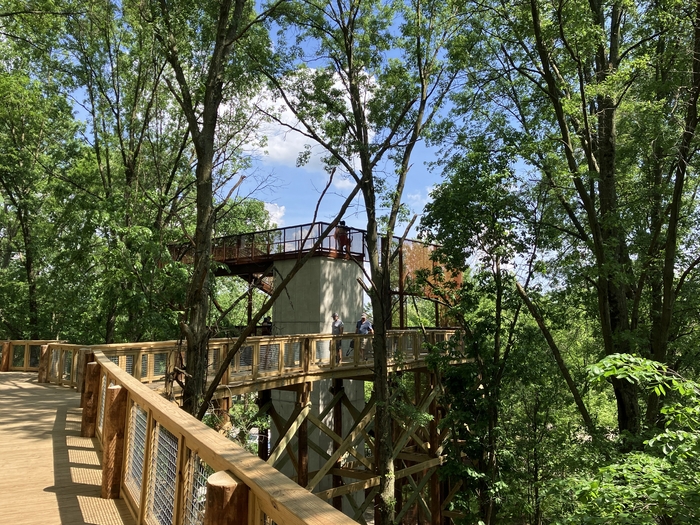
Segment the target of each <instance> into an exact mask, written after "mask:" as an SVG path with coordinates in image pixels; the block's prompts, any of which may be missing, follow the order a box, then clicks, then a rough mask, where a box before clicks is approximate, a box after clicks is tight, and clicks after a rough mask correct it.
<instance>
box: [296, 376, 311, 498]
mask: <svg viewBox="0 0 700 525" xmlns="http://www.w3.org/2000/svg"><path fill="white" fill-rule="evenodd" d="M310 394H311V383H304V384H303V385H301V388H300V389H299V392H297V406H298V407H299V409H300V413H301V412H303V411H304V409H305V408H308V409H309V410H307V411H306V415H307V416H308V415H309V414H310V413H311V405H310V403H309V398H310ZM297 454H298V458H299V470H298V471H297V483H299V485H301V486H302V487H305V486H306V484H307V483H308V482H309V424H308V422H307V420H306V417H304V419H302V420H301V421H300V422H299V428H298V429H297Z"/></svg>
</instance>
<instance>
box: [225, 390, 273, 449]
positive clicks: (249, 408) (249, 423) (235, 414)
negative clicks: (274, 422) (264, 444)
mask: <svg viewBox="0 0 700 525" xmlns="http://www.w3.org/2000/svg"><path fill="white" fill-rule="evenodd" d="M228 415H229V417H230V418H231V425H232V426H233V429H232V430H231V432H229V437H230V439H232V440H233V441H236V442H237V443H238V444H239V445H241V446H242V447H244V448H245V449H246V450H248V451H249V452H252V453H253V454H257V452H258V443H257V439H255V438H256V437H257V436H256V435H255V434H253V430H255V431H256V432H257V434H261V433H263V432H267V431H268V430H269V428H270V417H269V416H267V415H260V414H259V413H258V406H257V404H256V403H255V396H254V395H253V394H243V395H242V396H240V397H239V398H238V399H237V400H234V403H233V406H232V407H231V409H230V410H229V412H228Z"/></svg>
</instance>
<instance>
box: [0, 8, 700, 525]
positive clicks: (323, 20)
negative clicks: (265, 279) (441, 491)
mask: <svg viewBox="0 0 700 525" xmlns="http://www.w3.org/2000/svg"><path fill="white" fill-rule="evenodd" d="M0 57H2V58H0V336H2V337H3V338H9V339H60V340H68V341H71V342H79V343H83V344H91V343H112V342H126V341H144V340H161V339H177V338H182V339H183V340H184V341H186V345H187V362H188V366H189V365H190V364H192V367H191V368H190V369H189V370H190V371H192V379H191V380H188V383H187V385H186V389H185V396H184V408H185V409H186V410H188V411H189V412H191V413H193V414H196V413H198V411H200V408H201V407H202V406H204V405H203V404H202V403H203V397H202V396H203V388H204V382H203V376H200V377H198V376H197V373H195V372H194V370H195V369H199V368H201V367H197V366H196V363H197V362H199V361H198V360H201V356H202V355H206V344H207V340H208V338H209V337H212V336H214V335H217V334H222V333H227V331H228V330H229V329H231V328H232V327H234V326H240V325H244V324H245V322H246V316H245V309H244V308H243V306H242V305H240V306H236V305H237V304H238V303H237V301H239V298H240V297H241V296H243V295H245V294H246V292H247V289H246V286H247V285H246V284H245V283H239V282H237V281H236V280H234V279H218V280H215V279H214V278H213V276H212V261H211V258H210V255H211V254H210V252H211V240H212V238H213V236H218V235H226V234H235V233H243V232H248V231H255V230H261V229H266V228H270V227H273V226H274V225H273V224H271V221H270V216H269V214H268V212H267V211H266V208H265V203H264V202H263V201H264V196H263V195H262V194H260V193H258V192H256V191H255V190H252V191H248V192H244V191H242V190H241V188H242V186H241V182H242V180H243V179H244V178H249V177H251V176H253V173H252V172H253V171H254V156H255V155H256V154H258V153H256V152H260V151H264V149H265V143H266V136H265V130H266V129H267V128H266V126H270V125H275V126H278V127H281V128H283V129H286V131H287V132H288V133H290V134H291V133H296V134H300V135H301V136H303V137H304V140H305V141H306V142H308V146H309V147H308V148H307V149H304V150H302V151H300V152H299V159H298V163H299V164H304V163H305V162H308V161H309V156H310V151H311V150H310V147H311V146H313V147H314V148H316V149H315V151H319V149H320V151H322V152H323V163H324V164H325V167H326V169H327V173H328V178H329V184H330V181H331V180H332V179H333V177H344V178H346V179H347V180H348V181H350V182H351V183H352V185H353V188H354V189H352V190H349V191H347V192H346V195H345V196H346V197H347V199H346V201H345V203H344V204H343V205H342V206H341V207H340V208H339V209H338V210H337V212H338V214H337V217H336V219H335V221H334V222H333V224H335V223H337V221H338V220H340V219H342V218H343V214H344V213H345V212H346V210H347V208H348V206H349V205H350V203H351V202H352V201H353V200H354V199H359V201H360V202H361V203H362V209H363V213H364V215H365V218H366V231H367V247H368V253H369V261H368V263H367V275H368V280H369V282H370V285H369V286H368V290H369V300H370V302H371V309H372V313H373V318H374V321H375V337H374V342H373V345H374V359H375V374H376V377H377V380H376V381H375V386H374V388H375V394H376V396H377V400H378V401H379V402H378V403H377V407H378V409H377V417H376V420H375V433H376V436H377V440H378V443H379V446H378V447H377V450H376V457H375V461H376V462H377V464H378V465H379V471H380V473H381V474H382V480H383V481H382V486H381V501H382V504H381V508H380V513H379V515H378V518H379V520H380V521H381V522H382V523H392V521H393V503H392V498H393V492H394V485H393V465H392V464H391V460H390V458H391V450H392V449H391V447H392V443H391V431H390V424H389V422H390V414H389V412H390V411H391V410H392V407H391V406H390V403H388V402H387V401H388V400H389V399H390V390H391V389H392V388H397V387H398V386H397V385H394V384H392V383H391V381H390V380H389V377H388V375H387V372H386V352H387V349H386V341H385V334H386V330H387V329H388V327H389V326H390V319H391V317H392V311H393V309H394V308H395V305H394V304H392V300H391V297H392V295H391V293H390V287H391V271H390V265H391V261H392V254H391V249H392V244H391V243H382V242H381V239H382V237H384V236H389V237H394V236H399V237H400V236H401V235H403V232H404V230H405V229H406V227H407V226H409V225H413V227H415V228H417V230H418V231H419V232H420V237H421V238H422V239H424V240H427V241H429V242H433V243H435V244H437V245H439V246H440V248H439V249H438V250H437V252H436V258H438V259H439V262H440V264H439V265H436V268H438V270H436V271H435V272H434V273H433V274H430V275H428V274H427V273H426V274H424V275H422V276H421V282H417V283H415V284H416V285H417V286H421V287H426V286H427V287H430V288H431V294H432V296H433V297H435V298H438V300H439V302H440V303H441V304H442V305H443V306H444V307H445V308H446V309H447V311H448V313H449V317H450V319H451V322H452V324H453V325H455V326H457V327H459V329H460V332H461V337H462V339H463V341H464V342H465V345H464V349H463V350H458V349H457V348H456V347H455V348H453V349H451V352H452V353H451V354H449V353H448V356H449V357H455V354H459V355H457V356H456V357H467V358H469V364H467V365H464V366H459V367H457V366H451V365H449V359H448V358H445V359H444V360H442V359H439V358H437V357H436V358H435V359H434V360H433V361H432V366H434V367H435V369H436V370H439V371H440V377H441V380H442V383H441V385H440V386H441V391H442V400H441V404H442V406H443V407H445V410H444V414H443V417H442V420H441V421H440V425H442V426H443V427H449V428H450V430H451V434H450V435H451V438H450V441H449V443H448V446H447V449H446V450H447V453H448V455H449V458H450V460H449V462H448V463H447V464H446V466H445V467H444V468H443V469H442V474H443V475H444V476H449V477H450V478H451V480H452V481H453V482H454V481H459V486H460V490H459V493H458V495H457V498H456V499H455V503H454V505H455V506H456V510H459V511H461V512H463V513H464V514H465V515H466V516H467V518H466V519H465V521H464V522H465V523H484V524H487V525H491V524H496V523H503V524H532V525H540V524H545V523H576V524H582V523H614V524H664V525H670V524H681V523H687V524H693V523H700V491H699V489H698V487H700V474H699V473H700V439H699V438H700V386H699V385H698V383H696V382H695V381H696V380H698V376H699V374H700V370H699V369H698V362H699V360H698V357H700V355H699V354H700V352H699V351H698V348H699V345H698V333H697V330H696V328H697V325H698V318H699V314H700V302H698V303H696V302H695V299H693V298H694V297H695V298H697V299H698V301H700V293H698V291H699V288H700V250H699V249H698V248H699V244H700V228H699V226H700V208H699V207H698V202H697V199H698V190H699V186H698V183H699V182H700V179H699V178H698V174H697V173H696V168H697V167H698V165H699V164H700V159H699V158H698V155H697V149H698V145H699V141H698V139H697V136H696V131H697V129H696V128H697V125H698V96H699V94H700V0H683V1H681V0H650V1H641V2H629V1H622V0H587V1H582V0H551V1H547V0H511V1H505V0H463V1H452V0H448V1H440V0H403V1H400V0H397V1H389V0H327V1H324V0H276V1H275V0H273V1H272V2H271V3H265V2H257V3H256V2H250V1H249V0H217V1H213V0H202V1H200V2H189V1H183V0H159V1H155V0H140V1H132V0H125V1H122V2H111V1H110V0H82V1H74V0H26V1H24V0H23V1H19V0H0ZM261 94H263V95H262V96H261ZM289 115H292V116H293V118H292V119H291V120H290V119H289V118H288V116H289ZM424 145H428V146H429V147H431V148H432V151H436V152H438V154H437V155H436V156H435V158H434V161H433V162H432V164H431V169H432V170H433V173H437V174H438V175H439V176H440V178H441V181H442V182H441V183H440V184H439V185H437V186H436V187H435V188H434V189H433V192H432V194H431V201H430V203H429V204H428V205H427V206H426V207H425V209H424V210H419V211H420V212H421V217H420V218H419V219H418V220H417V221H416V219H415V217H412V213H411V210H409V208H408V206H407V205H406V199H405V195H404V188H405V185H406V181H407V180H408V179H409V178H410V177H411V176H412V171H411V167H412V166H413V165H414V163H416V162H420V161H419V160H417V157H416V149H417V148H419V147H423V146H424ZM255 176H257V177H261V178H260V182H259V185H261V186H262V185H263V184H265V185H267V186H268V187H269V185H270V181H269V180H268V181H265V180H264V177H265V175H264V174H263V175H262V176H261V175H260V174H259V173H258V174H256V175H255ZM246 187H250V186H246ZM313 204H314V203H312V202H310V203H309V205H310V206H311V208H313ZM363 220H364V219H363ZM413 221H416V222H413ZM329 231H330V230H329ZM327 233H328V232H327ZM170 243H189V244H190V245H191V246H192V249H193V253H194V257H193V258H194V261H193V264H191V265H184V264H181V263H179V262H177V261H174V260H173V258H172V256H171V253H170V251H169V250H168V245H169V244H170ZM453 274H454V275H459V276H460V279H452V278H451V276H452V275H453ZM290 278H291V277H290ZM263 302H265V304H264V305H263ZM268 303H269V301H265V298H264V297H262V296H258V303H257V305H258V307H260V308H259V310H258V311H257V314H256V316H255V319H256V321H257V320H258V319H260V317H261V316H262V315H263V314H264V313H265V311H266V308H268V307H269V304H268ZM459 348H462V347H461V346H460V347H459ZM441 350H445V349H444V348H443V349H441ZM448 350H450V348H448ZM462 352H464V355H463V354H462ZM442 354H444V352H442ZM436 355H438V353H436ZM200 417H201V414H200ZM387 458H389V459H387Z"/></svg>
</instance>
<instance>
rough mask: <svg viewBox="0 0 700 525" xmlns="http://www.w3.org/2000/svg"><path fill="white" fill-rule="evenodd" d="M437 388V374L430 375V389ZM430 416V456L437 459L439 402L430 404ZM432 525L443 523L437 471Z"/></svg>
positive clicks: (432, 495)
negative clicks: (431, 417)
mask: <svg viewBox="0 0 700 525" xmlns="http://www.w3.org/2000/svg"><path fill="white" fill-rule="evenodd" d="M436 387H437V378H436V377H435V374H430V388H431V389H434V388H436ZM429 412H430V414H431V415H432V416H433V419H432V420H431V421H430V423H429V424H428V429H429V431H430V456H431V457H437V449H438V447H439V446H440V443H438V440H439V434H438V411H437V401H436V400H435V399H433V400H432V401H431V402H430V409H429ZM429 483H430V489H429V490H430V518H431V519H430V523H431V525H441V523H442V508H441V507H442V505H441V501H440V478H439V477H438V473H437V470H436V471H435V472H434V473H433V475H432V476H430V481H429Z"/></svg>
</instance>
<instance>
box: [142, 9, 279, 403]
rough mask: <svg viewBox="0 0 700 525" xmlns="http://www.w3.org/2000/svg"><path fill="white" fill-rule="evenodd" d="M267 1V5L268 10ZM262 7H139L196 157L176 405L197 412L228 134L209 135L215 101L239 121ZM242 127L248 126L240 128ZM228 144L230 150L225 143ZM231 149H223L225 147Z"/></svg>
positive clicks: (217, 109)
mask: <svg viewBox="0 0 700 525" xmlns="http://www.w3.org/2000/svg"><path fill="white" fill-rule="evenodd" d="M275 7H276V4H272V7H270V8H269V10H274V9H275ZM268 14H269V11H264V12H263V13H261V14H260V15H256V14H255V13H254V6H253V4H252V2H249V1H247V0H224V1H223V2H208V3H205V4H197V5H194V4H191V3H189V2H172V3H166V2H155V1H153V2H149V3H148V4H146V5H145V10H144V11H143V16H144V20H145V22H146V23H147V27H148V29H149V30H153V31H155V35H156V39H157V40H158V43H159V46H160V50H161V52H162V53H163V56H164V57H165V60H166V61H167V63H168V65H169V67H170V70H171V72H172V74H171V75H168V77H167V79H166V81H167V82H168V86H169V88H170V91H171V93H172V94H173V96H174V97H175V99H176V100H177V103H178V105H179V107H180V110H181V111H182V114H183V115H184V116H185V118H186V120H187V125H188V130H189V134H190V138H191V140H192V143H193V146H194V152H195V156H196V158H197V165H196V168H195V184H196V209H197V219H196V229H195V234H194V263H193V271H192V277H191V280H190V284H189V288H188V292H187V299H186V302H185V319H184V320H183V321H182V322H181V325H180V326H181V328H182V331H183V333H184V336H185V338H186V340H187V355H186V360H187V370H188V377H187V381H186V383H185V388H184V390H183V408H184V409H185V410H187V411H188V412H190V413H192V414H195V413H197V411H198V409H199V407H200V403H201V399H202V395H203V392H204V388H205V370H206V355H207V341H208V337H209V328H208V326H207V319H208V315H209V293H210V273H211V240H212V232H213V228H214V217H215V214H214V190H213V188H214V184H213V177H214V176H215V175H216V173H217V170H218V171H219V172H222V171H224V169H225V168H224V169H222V167H221V166H217V165H216V164H215V161H214V159H215V154H216V150H217V146H222V145H223V146H224V147H228V145H229V144H228V143H229V142H230V137H229V136H225V135H224V136H222V135H221V134H219V135H217V133H218V132H220V131H221V129H220V127H219V121H220V114H221V110H222V109H223V104H224V103H228V104H230V107H229V110H230V112H231V114H232V116H233V119H234V120H235V121H237V122H238V123H239V125H237V126H233V128H234V129H239V130H241V129H246V128H245V127H244V126H243V125H241V124H240V123H241V122H242V123H245V124H247V123H250V118H249V117H250V107H249V106H248V105H247V104H246V101H247V100H248V99H249V98H250V97H251V96H252V94H253V92H254V86H255V85H256V83H257V81H256V78H255V76H254V75H252V74H251V69H250V68H248V67H247V66H246V65H247V63H248V58H247V55H248V54H251V55H255V54H259V55H264V54H265V53H266V49H267V38H266V35H265V31H264V28H263V27H262V24H261V22H262V21H263V20H265V18H266V17H267V16H268ZM247 131H248V132H250V129H248V130H247ZM233 151H235V150H233ZM231 152H232V151H230V153H231Z"/></svg>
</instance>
